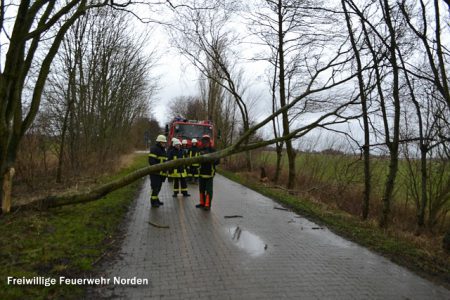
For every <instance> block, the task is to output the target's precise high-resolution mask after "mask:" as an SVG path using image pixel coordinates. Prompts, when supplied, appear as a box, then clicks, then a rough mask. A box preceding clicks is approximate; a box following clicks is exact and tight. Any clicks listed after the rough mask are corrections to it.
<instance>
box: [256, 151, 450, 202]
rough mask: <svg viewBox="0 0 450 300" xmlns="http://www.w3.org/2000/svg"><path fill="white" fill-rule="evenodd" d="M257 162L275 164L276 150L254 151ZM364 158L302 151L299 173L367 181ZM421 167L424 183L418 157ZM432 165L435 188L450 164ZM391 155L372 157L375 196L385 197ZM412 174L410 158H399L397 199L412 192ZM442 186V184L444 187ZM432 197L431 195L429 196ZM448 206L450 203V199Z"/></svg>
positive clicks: (284, 159) (316, 177)
mask: <svg viewBox="0 0 450 300" xmlns="http://www.w3.org/2000/svg"><path fill="white" fill-rule="evenodd" d="M254 159H255V162H256V165H261V166H266V167H267V166H271V167H273V168H275V165H276V153H275V152H274V151H262V152H260V153H259V154H255V155H254ZM363 163H364V162H363V160H362V158H360V157H358V156H351V155H330V154H323V153H298V154H297V157H296V171H297V174H299V175H303V176H306V177H309V178H311V179H314V180H316V181H317V182H324V183H332V182H335V183H339V184H342V183H343V184H347V183H350V184H356V185H361V186H362V185H363V184H364V164H363ZM414 163H416V164H417V169H414V174H415V176H416V183H417V184H418V186H420V174H419V168H418V165H419V164H420V162H419V161H418V160H416V161H414ZM430 166H432V167H431V168H432V172H430V174H429V184H430V183H433V184H432V185H431V188H432V189H433V190H435V189H436V188H437V185H436V184H434V183H435V182H437V180H438V178H444V180H447V179H448V178H450V168H448V167H447V168H445V171H444V172H443V173H441V172H439V171H438V170H440V168H441V167H442V166H443V165H442V164H441V163H439V162H433V161H431V162H430V163H429V165H428V167H430ZM388 167H389V159H387V158H381V157H372V159H371V174H372V180H371V184H372V193H373V197H381V195H382V193H383V189H384V184H385V180H386V177H387V174H388ZM282 168H283V170H287V168H288V163H287V155H286V153H283V156H282ZM410 180H411V176H410V173H409V170H408V162H407V161H406V160H404V159H400V160H399V166H398V173H397V178H396V188H395V190H394V197H393V200H394V201H397V202H402V201H405V199H406V195H407V194H409V195H411V191H409V190H408V185H409V184H410ZM441 188H442V187H441ZM429 197H430V196H429ZM448 202H449V203H448V204H447V205H446V207H450V199H449V200H448Z"/></svg>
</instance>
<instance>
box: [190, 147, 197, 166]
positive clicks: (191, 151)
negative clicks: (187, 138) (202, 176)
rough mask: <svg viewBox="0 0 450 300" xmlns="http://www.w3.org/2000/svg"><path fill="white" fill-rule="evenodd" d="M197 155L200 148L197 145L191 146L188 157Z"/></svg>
mask: <svg viewBox="0 0 450 300" xmlns="http://www.w3.org/2000/svg"><path fill="white" fill-rule="evenodd" d="M199 155H200V149H199V148H198V147H197V146H192V147H191V148H190V149H189V156H188V157H196V156H199ZM192 166H193V167H198V166H200V164H199V163H195V164H192Z"/></svg>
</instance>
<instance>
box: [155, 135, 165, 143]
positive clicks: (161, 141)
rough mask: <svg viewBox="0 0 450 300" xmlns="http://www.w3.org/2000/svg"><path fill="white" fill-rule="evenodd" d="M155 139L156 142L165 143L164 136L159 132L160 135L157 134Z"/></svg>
mask: <svg viewBox="0 0 450 300" xmlns="http://www.w3.org/2000/svg"><path fill="white" fill-rule="evenodd" d="M156 141H157V142H160V143H167V139H166V136H165V135H162V134H160V135H158V136H157V137H156Z"/></svg>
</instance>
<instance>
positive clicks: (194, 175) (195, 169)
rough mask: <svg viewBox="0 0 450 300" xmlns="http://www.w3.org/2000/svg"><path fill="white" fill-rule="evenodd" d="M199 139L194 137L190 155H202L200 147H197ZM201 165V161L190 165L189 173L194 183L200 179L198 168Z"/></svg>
mask: <svg viewBox="0 0 450 300" xmlns="http://www.w3.org/2000/svg"><path fill="white" fill-rule="evenodd" d="M197 142H198V141H197V139H192V146H191V148H190V149H189V156H188V157H197V156H200V149H199V148H198V147H197ZM199 167H200V164H199V163H195V164H192V165H191V166H190V167H189V175H190V176H191V181H192V182H193V183H197V181H198V168H199Z"/></svg>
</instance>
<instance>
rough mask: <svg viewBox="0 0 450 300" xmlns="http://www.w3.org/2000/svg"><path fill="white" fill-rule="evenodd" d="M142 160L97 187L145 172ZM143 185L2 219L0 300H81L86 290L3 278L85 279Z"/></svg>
mask: <svg viewBox="0 0 450 300" xmlns="http://www.w3.org/2000/svg"><path fill="white" fill-rule="evenodd" d="M146 164H147V162H146V157H145V156H142V155H140V156H136V158H135V159H134V160H133V162H132V163H131V164H130V165H129V166H128V167H126V168H123V169H122V170H120V171H119V172H118V173H117V174H115V175H111V176H105V177H104V178H102V179H101V180H100V181H101V182H100V183H102V182H107V181H110V180H113V179H117V178H119V177H121V176H123V175H125V174H126V173H129V172H130V171H132V170H134V169H137V168H140V167H144V166H146ZM140 184H141V181H137V182H134V183H133V184H130V185H128V186H126V187H124V188H121V189H119V190H117V191H115V192H113V193H111V194H109V195H107V196H105V197H103V198H102V199H100V200H97V201H94V202H90V203H87V204H79V205H70V206H66V207H62V208H57V209H51V210H49V211H44V212H35V211H25V212H17V213H15V214H9V215H2V216H0V232H1V234H0V245H1V246H0V299H55V298H56V299H80V298H82V295H83V290H84V288H85V287H84V286H70V285H59V284H58V283H57V284H56V285H52V286H49V287H44V286H28V285H27V286H24V285H22V286H19V285H8V284H7V277H8V276H13V277H17V278H22V277H26V278H33V277H40V276H42V277H46V278H48V277H51V278H55V279H56V280H57V281H58V280H59V277H60V276H65V277H68V278H87V277H89V276H90V275H92V271H93V268H94V264H95V263H96V262H97V261H98V259H99V258H101V257H102V255H103V253H105V251H107V250H108V249H110V247H111V246H112V243H113V242H114V241H115V240H114V234H115V233H116V232H117V229H118V225H119V224H120V223H121V221H122V220H123V217H124V215H125V213H126V212H127V210H128V207H129V205H130V203H131V202H132V200H133V199H134V196H135V193H136V191H137V190H138V187H139V186H140Z"/></svg>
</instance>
